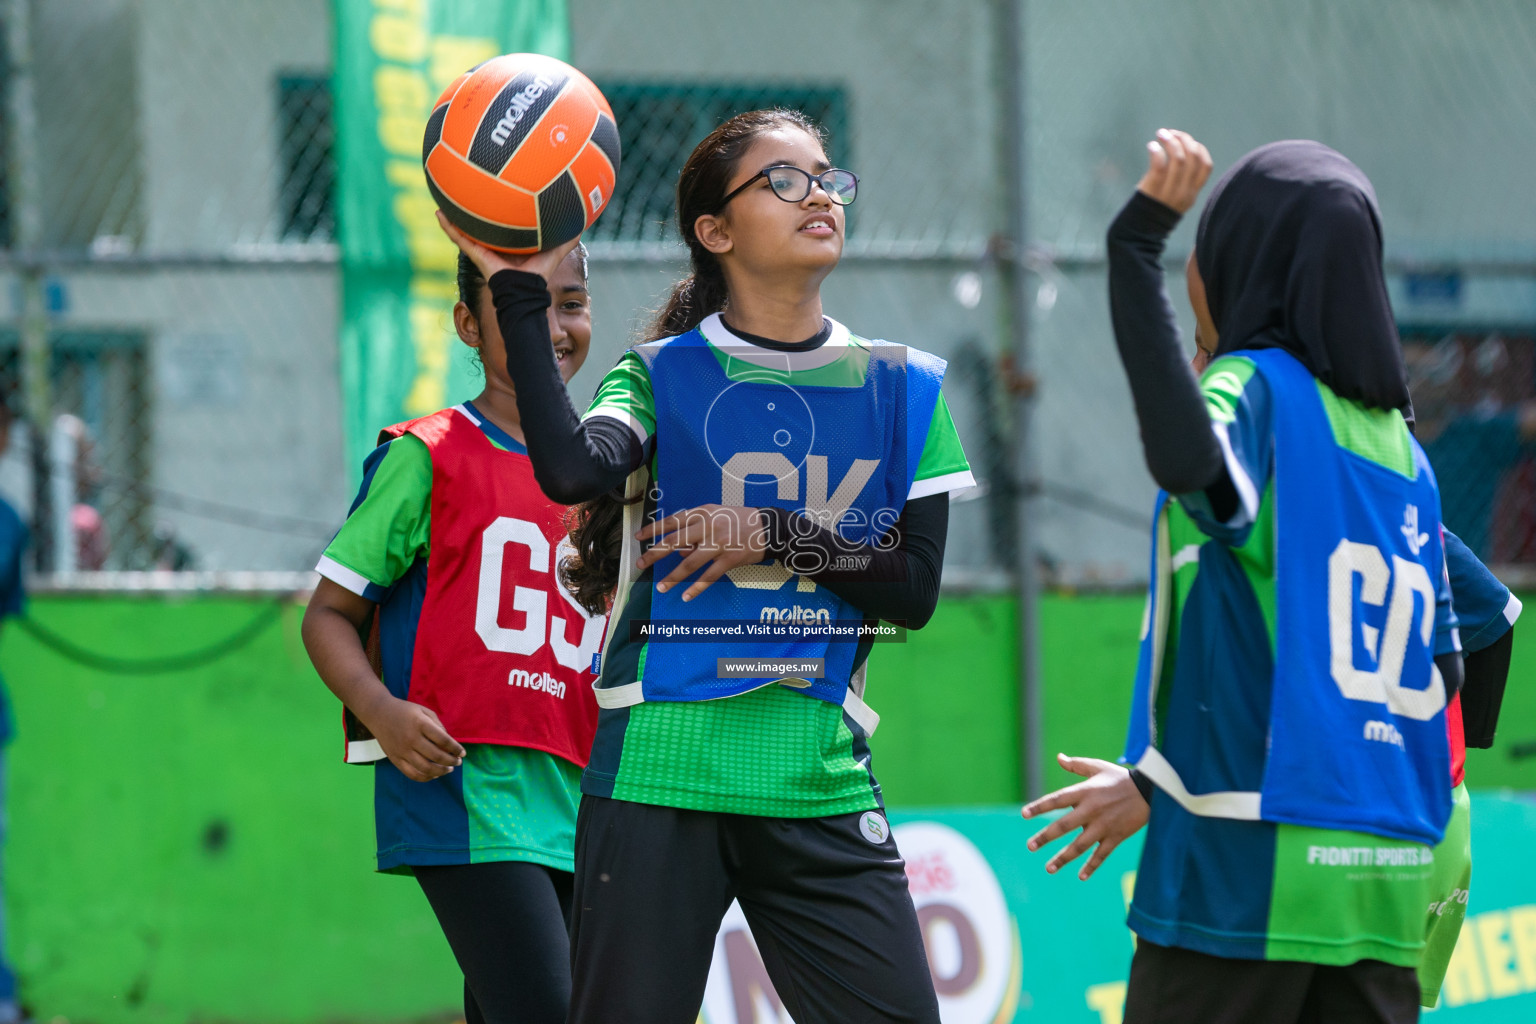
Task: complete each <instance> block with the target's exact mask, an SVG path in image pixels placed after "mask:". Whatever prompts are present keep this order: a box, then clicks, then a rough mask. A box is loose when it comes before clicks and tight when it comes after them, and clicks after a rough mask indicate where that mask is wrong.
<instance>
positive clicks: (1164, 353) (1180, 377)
mask: <svg viewBox="0 0 1536 1024" xmlns="http://www.w3.org/2000/svg"><path fill="white" fill-rule="evenodd" d="M1178 223H1179V215H1178V214H1177V213H1175V212H1174V211H1173V210H1171V209H1169V208H1168V207H1166V206H1164V205H1163V204H1162V203H1160V202H1158V201H1157V200H1155V199H1151V198H1149V197H1148V196H1145V195H1143V194H1141V193H1140V192H1137V193H1135V194H1134V195H1132V196H1131V200H1130V202H1128V203H1126V204H1125V206H1124V207H1123V208H1122V209H1121V211H1120V213H1119V215H1118V216H1117V217H1115V220H1114V223H1113V224H1111V225H1110V228H1109V237H1108V239H1107V243H1108V255H1109V311H1110V317H1111V320H1112V321H1113V323H1114V329H1115V345H1116V347H1117V348H1119V350H1120V361H1121V362H1122V363H1123V364H1125V374H1126V377H1127V378H1128V379H1129V380H1130V384H1131V396H1132V398H1133V399H1134V400H1135V403H1136V421H1137V423H1138V424H1139V425H1140V427H1141V444H1142V449H1143V451H1144V452H1145V454H1146V459H1147V469H1149V470H1150V471H1151V473H1152V479H1153V480H1156V481H1157V484H1158V486H1159V487H1161V488H1163V489H1164V490H1166V491H1168V492H1169V493H1170V494H1196V493H1199V492H1200V491H1206V490H1208V489H1210V488H1211V487H1212V486H1213V485H1215V484H1217V482H1218V481H1219V480H1222V479H1223V478H1226V479H1227V481H1228V482H1227V488H1226V489H1228V490H1230V489H1231V483H1230V478H1228V477H1227V472H1226V466H1225V464H1224V463H1223V461H1222V457H1221V447H1220V445H1219V444H1218V443H1217V441H1216V438H1215V436H1214V435H1213V434H1212V433H1211V421H1210V417H1209V415H1208V414H1207V413H1206V411H1205V401H1204V399H1203V398H1202V397H1201V394H1200V385H1199V382H1197V381H1196V380H1195V375H1194V373H1193V371H1192V370H1191V369H1190V367H1189V363H1188V361H1187V360H1188V357H1187V356H1186V355H1185V353H1184V352H1183V351H1182V349H1181V347H1180V344H1179V328H1178V322H1177V321H1176V320H1175V319H1174V314H1173V306H1172V305H1171V304H1170V303H1169V301H1168V292H1167V290H1166V289H1165V288H1164V282H1163V266H1162V255H1163V247H1164V245H1165V243H1166V242H1167V240H1168V235H1169V233H1170V232H1172V231H1173V229H1174V227H1176V226H1177V225H1178ZM1232 494H1233V497H1235V496H1236V492H1235V491H1233V492H1232ZM1212 498H1213V499H1215V498H1216V495H1215V494H1213V495H1212ZM1221 504H1225V502H1222V503H1221ZM1223 518H1225V517H1223Z"/></svg>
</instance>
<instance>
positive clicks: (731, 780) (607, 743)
mask: <svg viewBox="0 0 1536 1024" xmlns="http://www.w3.org/2000/svg"><path fill="white" fill-rule="evenodd" d="M712 320H713V318H712ZM710 326H712V325H711V323H710V322H708V321H707V322H706V327H710ZM833 326H834V330H833V333H832V337H831V339H830V340H829V341H828V342H827V343H826V344H824V345H823V346H821V347H820V348H817V349H814V350H811V351H806V352H779V351H770V350H767V349H762V350H756V349H752V348H750V347H749V346H747V345H746V343H745V342H740V341H737V340H735V339H732V340H731V343H730V344H729V346H728V348H729V351H727V350H726V349H725V348H722V347H719V346H717V345H716V344H715V340H716V338H715V337H714V336H713V335H712V334H710V333H709V332H708V331H706V337H707V338H708V339H709V340H710V342H711V350H712V352H713V354H714V355H715V358H716V359H717V360H718V361H719V362H720V365H721V367H722V369H723V370H724V371H725V374H726V376H727V377H728V378H730V379H732V380H742V379H746V378H748V377H751V378H753V379H758V380H761V379H763V378H764V374H765V372H767V373H769V374H772V375H773V379H775V380H778V381H781V382H783V383H785V384H788V385H790V386H796V385H802V386H835V387H855V386H858V385H859V384H860V383H861V382H862V381H863V380H864V374H865V369H866V367H867V366H868V363H869V353H870V344H869V342H868V341H866V340H864V339H862V338H859V337H857V336H855V335H852V334H850V333H848V332H847V331H846V330H843V329H841V328H840V327H839V325H835V324H834V325H833ZM714 329H715V331H719V330H720V328H718V327H716V328H714ZM586 416H587V418H592V417H599V416H606V417H609V418H612V419H615V420H618V421H620V422H622V423H624V424H626V425H628V427H629V428H630V430H631V431H632V432H633V433H634V435H635V437H636V438H637V439H638V440H639V441H640V442H641V443H642V444H643V445H644V444H648V443H650V442H651V441H652V438H653V435H654V433H655V431H656V407H655V400H654V397H653V394H652V389H651V379H650V374H649V372H648V370H647V369H646V366H645V363H644V361H643V360H642V359H641V358H640V356H639V355H638V354H636V353H633V352H630V353H626V354H625V355H624V356H623V357H622V358H621V359H620V360H619V362H618V364H617V365H616V366H615V367H614V368H613V369H612V370H610V371H609V373H608V375H607V376H606V377H604V378H603V381H602V383H601V384H600V385H599V386H598V390H597V394H596V396H595V397H594V399H593V401H592V404H591V407H590V408H589V409H588V410H587V413H586ZM645 479H648V477H647V476H646V475H645V471H642V472H641V473H637V474H636V476H634V477H632V478H631V484H630V486H631V493H632V494H638V493H640V492H642V491H643V489H644V487H645V484H644V480H645ZM974 484H975V481H974V479H973V478H972V475H971V469H970V464H969V463H968V462H967V461H966V458H965V452H964V451H963V449H962V448H961V445H960V438H959V435H958V434H957V433H956V431H955V425H954V420H953V418H952V417H951V416H950V412H949V409H948V406H947V405H946V404H945V402H944V400H943V397H942V396H940V398H939V401H938V404H937V407H936V408H935V410H934V414H933V418H932V421H931V423H930V425H929V429H928V434H927V437H926V440H925V443H924V446H923V451H922V455H921V457H920V459H919V463H918V467H917V472H916V475H915V479H914V483H913V485H912V488H911V490H910V491H909V492H908V494H907V500H908V501H910V500H912V499H914V498H919V497H924V496H927V495H933V494H947V493H952V492H954V491H959V490H963V489H966V488H969V487H972V486H974ZM634 507H635V508H636V509H638V508H639V506H638V505H637V506H634ZM636 515H637V516H638V515H639V513H638V512H637V513H636ZM636 525H638V522H637V523H636ZM626 527H627V532H632V531H633V529H634V528H635V527H634V526H631V525H630V524H628V523H626ZM627 556H628V552H627V551H626V557H627ZM717 585H718V584H717ZM621 586H624V584H623V583H621ZM867 654H868V649H867V647H866V648H861V650H860V652H859V657H860V658H861V659H862V658H863V657H864V656H866V655H867ZM871 694H872V696H870V695H871ZM866 696H870V699H871V702H872V703H873V704H875V705H876V706H877V707H878V704H879V690H878V685H877V684H872V685H871V687H870V690H869V691H868V692H867V693H866ZM582 791H583V792H584V793H588V794H592V795H595V796H602V797H610V798H613V799H617V800H630V801H634V802H637V803H647V804H658V805H662V806H667V807H680V808H686V809H690V810H700V811H714V812H722V813H730V814H752V815H760V816H765V817H783V818H805V817H826V816H830V815H835V814H845V813H849V812H853V811H863V810H871V809H873V808H876V807H879V806H881V799H880V786H879V783H878V782H877V781H876V779H875V776H874V774H873V772H872V770H871V766H870V751H869V748H868V746H867V745H866V743H865V739H864V737H863V736H862V735H860V734H858V733H855V732H854V731H853V730H851V729H849V728H848V726H847V724H846V722H845V720H844V714H843V710H842V708H840V707H837V706H835V705H833V704H829V703H827V702H826V701H822V700H813V699H808V698H806V697H804V696H802V695H800V694H798V693H796V692H794V691H792V690H789V689H786V688H784V687H782V686H777V685H770V686H765V687H762V688H760V689H757V690H753V691H750V692H748V693H744V694H740V695H739V696H735V697H729V698H724V699H720V700H709V701H698V702H691V703H672V702H656V703H640V704H636V705H633V706H631V707H627V708H614V709H607V708H605V709H603V710H602V711H601V712H600V713H599V716H598V726H597V738H596V741H595V743H594V745H593V750H592V761H591V763H590V764H589V765H588V767H587V770H586V773H585V774H584V775H583V777H582Z"/></svg>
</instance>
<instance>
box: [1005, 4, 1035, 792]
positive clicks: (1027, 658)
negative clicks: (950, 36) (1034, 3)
mask: <svg viewBox="0 0 1536 1024" xmlns="http://www.w3.org/2000/svg"><path fill="white" fill-rule="evenodd" d="M998 6H999V10H998V15H999V18H998V22H999V25H998V27H999V32H998V48H997V53H998V58H999V63H1000V65H1001V67H1000V69H999V70H1000V74H999V75H998V76H997V79H998V87H999V91H1000V93H1001V95H1000V96H999V97H998V101H999V102H998V113H999V115H1000V117H999V120H1000V121H1001V127H1002V132H1001V136H1002V138H1003V145H1002V151H1001V153H1000V154H999V156H1000V161H999V163H1000V166H1001V169H1002V172H1003V198H1004V202H1005V204H1006V215H1007V228H1006V232H1007V236H1008V242H1009V244H1008V245H1007V246H1006V252H1005V254H1004V255H1005V259H1004V260H1003V268H1004V273H1005V274H1006V275H1007V278H1008V302H1007V306H1008V310H1009V321H1010V324H1009V326H1010V329H1011V335H1012V336H1011V338H1010V341H1011V344H1010V345H1009V349H1010V351H1011V353H1012V358H1013V371H1014V374H1015V379H1016V381H1017V386H1016V387H1014V388H1013V389H1012V390H1013V392H1014V400H1013V451H1012V452H1011V459H1010V464H1011V466H1012V469H1013V479H1014V488H1013V498H1014V512H1015V515H1016V517H1017V518H1016V520H1015V522H1016V529H1017V534H1016V535H1017V538H1018V543H1017V545H1016V547H1015V564H1014V565H1013V567H1012V568H1013V573H1014V577H1015V579H1016V581H1017V586H1018V592H1019V620H1018V625H1019V704H1020V712H1021V714H1020V723H1019V724H1020V737H1019V738H1020V750H1019V755H1020V761H1021V764H1020V766H1019V767H1020V770H1019V775H1020V783H1021V785H1022V787H1023V790H1024V796H1025V798H1026V799H1029V798H1032V797H1035V796H1038V795H1040V794H1041V793H1042V792H1044V790H1045V759H1044V745H1045V737H1044V721H1043V719H1044V715H1043V707H1042V704H1043V702H1042V696H1041V692H1040V644H1039V634H1040V630H1039V619H1038V613H1039V599H1040V563H1039V559H1038V558H1037V557H1036V553H1035V529H1034V528H1035V524H1034V516H1035V507H1036V502H1037V499H1038V496H1039V491H1040V487H1039V470H1038V466H1037V462H1036V458H1035V454H1034V431H1033V429H1032V428H1033V423H1032V417H1033V414H1034V404H1035V397H1034V387H1033V377H1032V374H1031V369H1032V366H1033V356H1032V353H1031V351H1030V338H1029V318H1030V310H1031V307H1032V306H1033V302H1032V295H1031V289H1030V270H1029V266H1028V255H1029V204H1028V194H1027V190H1026V185H1025V173H1026V164H1025V157H1026V153H1027V140H1026V138H1025V129H1026V127H1027V114H1026V111H1025V105H1024V89H1025V80H1024V0H999V5H998Z"/></svg>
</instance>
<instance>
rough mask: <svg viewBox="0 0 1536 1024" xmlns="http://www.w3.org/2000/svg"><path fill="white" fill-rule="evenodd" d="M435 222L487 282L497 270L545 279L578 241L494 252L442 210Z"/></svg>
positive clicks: (575, 239) (574, 239) (438, 212)
mask: <svg viewBox="0 0 1536 1024" xmlns="http://www.w3.org/2000/svg"><path fill="white" fill-rule="evenodd" d="M437 223H438V225H439V226H440V227H442V229H443V234H445V235H447V236H448V237H449V239H450V240H452V242H453V244H454V245H456V246H458V247H459V251H460V252H462V253H463V254H464V255H465V256H468V257H469V261H470V262H471V263H473V264H474V265H475V269H477V270H479V271H480V276H481V277H483V278H485V279H486V280H487V281H489V280H490V279H491V275H492V274H494V273H496V271H498V270H521V271H522V272H523V273H525V274H538V275H539V276H540V277H542V278H543V279H544V280H546V281H548V280H549V279H550V277H551V275H553V274H554V272H555V270H556V268H558V267H559V266H560V264H561V263H562V262H564V260H565V258H566V257H567V256H569V255H570V254H571V250H572V249H574V248H576V246H577V245H578V244H580V242H581V239H580V237H577V238H573V239H571V240H570V241H569V242H566V243H565V244H564V245H557V246H555V247H554V248H553V249H545V250H543V251H541V252H535V253H529V254H528V255H526V256H518V255H516V254H514V253H510V252H498V251H497V250H495V249H492V248H489V247H487V246H484V245H481V244H480V243H479V242H477V241H475V240H474V239H473V238H470V237H469V236H468V235H466V234H465V233H464V232H462V231H460V230H459V229H458V228H456V227H454V226H453V225H452V224H450V223H449V222H448V218H447V217H445V216H443V211H442V210H438V211H437Z"/></svg>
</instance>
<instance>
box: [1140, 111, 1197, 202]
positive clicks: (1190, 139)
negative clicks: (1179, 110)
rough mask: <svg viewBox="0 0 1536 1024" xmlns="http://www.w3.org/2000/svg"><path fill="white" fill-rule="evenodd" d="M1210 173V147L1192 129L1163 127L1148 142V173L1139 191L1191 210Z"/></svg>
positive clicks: (1143, 178) (1142, 177) (1142, 178)
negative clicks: (1200, 141)
mask: <svg viewBox="0 0 1536 1024" xmlns="http://www.w3.org/2000/svg"><path fill="white" fill-rule="evenodd" d="M1210 176H1211V153H1210V150H1208V149H1206V148H1205V147H1204V146H1202V145H1201V144H1200V143H1199V142H1197V141H1196V140H1195V138H1194V136H1192V135H1190V134H1189V133H1188V132H1180V131H1174V130H1173V129H1170V128H1159V129H1158V131H1157V137H1156V138H1154V139H1152V140H1151V141H1150V142H1148V143H1147V173H1146V174H1143V175H1142V176H1141V180H1140V181H1139V182H1137V183H1136V190H1137V191H1138V192H1140V193H1142V194H1143V195H1146V196H1149V197H1151V198H1153V199H1156V200H1157V201H1158V202H1160V203H1162V204H1163V205H1164V206H1166V207H1168V208H1170V209H1172V210H1174V211H1175V212H1177V213H1181V214H1182V213H1188V212H1189V208H1190V207H1191V206H1194V205H1195V200H1196V199H1197V198H1198V197H1199V195H1200V189H1201V188H1203V187H1204V186H1205V182H1206V179H1207V178H1209V177H1210Z"/></svg>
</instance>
